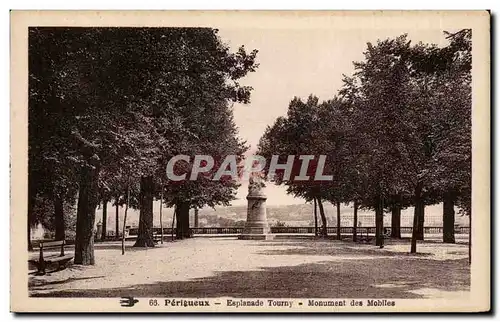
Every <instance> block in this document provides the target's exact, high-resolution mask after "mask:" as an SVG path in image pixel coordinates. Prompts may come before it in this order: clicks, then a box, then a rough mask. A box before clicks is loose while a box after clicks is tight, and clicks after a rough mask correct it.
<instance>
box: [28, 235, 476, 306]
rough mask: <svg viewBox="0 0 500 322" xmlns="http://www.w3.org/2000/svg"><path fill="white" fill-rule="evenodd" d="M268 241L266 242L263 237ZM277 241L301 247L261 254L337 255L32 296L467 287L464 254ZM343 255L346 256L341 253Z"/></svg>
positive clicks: (322, 293)
mask: <svg viewBox="0 0 500 322" xmlns="http://www.w3.org/2000/svg"><path fill="white" fill-rule="evenodd" d="M323 242H324V241H322V242H321V243H323ZM327 243H328V242H327ZM266 244H267V245H269V243H261V245H266ZM330 244H331V243H330ZM276 245H277V246H278V245H283V246H284V245H286V246H300V247H296V248H292V249H283V250H279V249H274V250H266V251H261V252H259V254H261V255H262V254H264V255H272V256H276V255H309V256H310V255H333V256H335V255H339V256H338V258H334V259H332V260H330V259H329V260H325V261H322V262H318V263H308V264H302V265H298V266H280V267H264V268H261V269H260V270H252V271H224V272H215V273H214V275H212V276H210V277H205V278H198V279H192V280H188V281H175V282H174V281H170V282H168V281H167V282H165V281H158V282H155V283H152V284H135V285H132V286H128V287H120V288H108V289H80V290H78V289H71V290H61V291H54V292H50V293H45V294H34V295H33V296H44V297H123V296H134V297H153V296H158V297H245V298H252V297H268V298H290V297H292V298H298V297H302V298H315V297H316V298H422V297H423V296H422V295H420V294H416V293H413V292H412V291H416V290H419V289H426V288H430V289H437V290H438V291H468V290H469V285H470V267H469V265H468V262H467V259H466V258H465V259H459V260H435V259H432V258H428V254H420V255H418V256H415V255H412V256H407V255H405V253H395V252H389V251H383V250H379V249H375V248H374V247H361V248H358V247H357V246H356V245H354V244H347V243H341V242H338V243H336V244H334V245H331V246H332V247H319V246H321V245H318V244H317V243H311V244H304V243H301V242H297V243H295V242H286V243H285V242H282V243H279V242H277V243H276ZM323 246H324V245H323ZM345 255H347V257H348V258H342V256H345ZM363 255H367V256H368V258H367V257H364V256H363ZM377 256H378V258H377ZM380 256H384V257H380ZM357 257H358V258H357ZM329 258H331V257H329ZM270 260H272V257H270Z"/></svg>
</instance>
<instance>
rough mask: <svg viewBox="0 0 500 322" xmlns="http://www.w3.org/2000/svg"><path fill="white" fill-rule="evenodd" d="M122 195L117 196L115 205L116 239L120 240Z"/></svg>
mask: <svg viewBox="0 0 500 322" xmlns="http://www.w3.org/2000/svg"><path fill="white" fill-rule="evenodd" d="M119 200H120V197H119V196H117V197H116V205H115V239H116V240H118V239H119V238H120V228H119V223H120V205H119V204H118V202H119Z"/></svg>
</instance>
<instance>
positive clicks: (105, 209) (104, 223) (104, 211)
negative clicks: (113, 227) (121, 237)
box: [101, 199, 108, 241]
mask: <svg viewBox="0 0 500 322" xmlns="http://www.w3.org/2000/svg"><path fill="white" fill-rule="evenodd" d="M107 223H108V201H107V200H106V199H104V200H103V201H102V234H101V240H102V241H105V240H106V237H107V236H106V232H107V231H108V228H107Z"/></svg>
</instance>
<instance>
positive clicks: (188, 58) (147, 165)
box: [27, 27, 258, 265]
mask: <svg viewBox="0 0 500 322" xmlns="http://www.w3.org/2000/svg"><path fill="white" fill-rule="evenodd" d="M256 54H257V51H256V50H253V51H251V52H248V51H247V50H245V48H244V47H240V48H239V49H238V50H237V51H236V52H232V51H231V50H230V48H228V46H227V45H225V44H224V43H223V42H222V41H221V39H220V37H219V36H218V34H217V30H215V29H211V28H45V27H44V28H30V29H29V128H28V131H29V135H28V136H29V169H28V171H29V173H28V181H29V184H28V185H29V189H28V190H29V191H28V221H27V223H28V225H27V226H28V243H29V245H28V247H31V238H30V227H32V226H33V225H35V224H37V223H39V222H47V221H51V222H54V227H55V231H56V239H64V238H65V236H64V231H65V230H64V227H65V218H67V216H68V213H67V211H66V209H67V207H68V206H69V205H74V204H75V203H76V202H77V218H76V237H75V261H74V262H75V263H76V264H83V265H92V264H94V249H93V241H94V240H93V239H94V223H95V210H96V207H97V206H98V205H99V204H102V205H103V210H104V213H103V216H104V218H103V222H104V223H105V222H106V221H107V220H106V216H107V212H106V209H107V205H108V203H112V204H113V205H114V206H115V207H116V216H117V220H116V225H117V227H116V230H117V231H118V208H119V207H120V206H122V205H125V209H128V207H129V206H130V207H134V208H138V209H140V219H139V236H138V239H137V241H136V243H135V246H149V247H153V246H154V243H153V236H152V227H153V200H154V199H161V200H162V203H163V204H164V205H166V206H169V207H175V209H176V220H177V237H178V238H185V237H189V209H190V208H195V207H198V208H200V207H203V206H205V205H208V206H214V205H218V204H222V205H227V204H228V203H229V202H230V201H231V200H232V199H234V198H235V193H236V188H237V187H238V183H237V182H236V181H235V180H232V179H231V178H227V179H225V180H221V181H211V180H207V179H205V180H204V179H203V177H201V178H200V180H196V181H182V182H169V181H168V180H167V178H166V175H165V174H166V173H165V169H166V164H167V162H168V160H169V159H170V158H171V157H172V156H175V155H179V154H185V155H190V156H194V155H197V154H203V155H212V156H219V157H220V159H221V160H222V159H223V158H224V157H225V156H226V155H237V156H239V158H242V157H243V153H244V152H245V151H246V150H247V149H248V147H247V146H246V144H245V142H242V141H241V140H239V139H238V138H237V135H236V134H237V128H236V126H235V124H234V121H233V113H232V104H233V103H234V102H238V103H248V102H249V100H250V92H251V90H252V88H250V87H247V86H243V85H241V84H240V83H239V80H240V79H241V78H243V77H244V76H245V75H246V74H247V73H249V72H254V71H255V70H256V68H257V66H258V65H257V63H256ZM178 164H179V167H181V169H180V171H182V170H183V169H182V167H185V166H186V165H185V164H182V163H178ZM177 170H179V169H177ZM41 203H42V204H49V205H53V207H50V209H53V213H47V211H46V209H47V207H40V204H41ZM44 209H45V210H44ZM125 216H126V211H125ZM125 220H126V218H125ZM103 228H104V229H103V230H104V231H106V229H107V228H106V227H103Z"/></svg>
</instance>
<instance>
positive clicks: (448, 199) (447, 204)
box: [443, 193, 455, 244]
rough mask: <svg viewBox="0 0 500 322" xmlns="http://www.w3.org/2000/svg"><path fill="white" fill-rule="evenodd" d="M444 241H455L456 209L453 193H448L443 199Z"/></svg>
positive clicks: (452, 242)
mask: <svg viewBox="0 0 500 322" xmlns="http://www.w3.org/2000/svg"><path fill="white" fill-rule="evenodd" d="M443 243H450V244H454V243H455V209H454V200H453V194H451V193H446V194H445V195H444V200H443Z"/></svg>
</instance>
